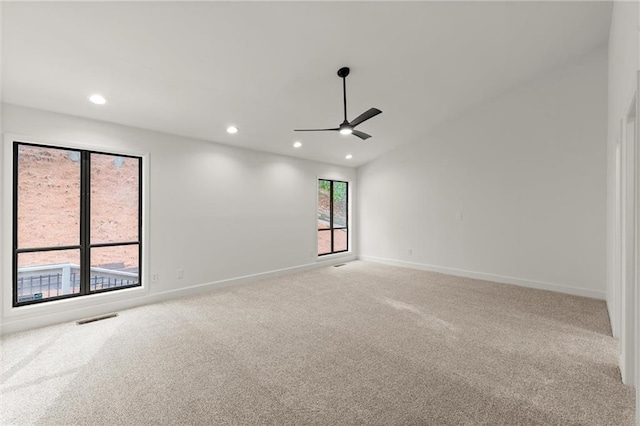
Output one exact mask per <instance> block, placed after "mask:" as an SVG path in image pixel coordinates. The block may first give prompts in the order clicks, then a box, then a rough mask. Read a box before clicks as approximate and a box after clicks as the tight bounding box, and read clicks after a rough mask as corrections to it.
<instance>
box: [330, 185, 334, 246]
mask: <svg viewBox="0 0 640 426" xmlns="http://www.w3.org/2000/svg"><path fill="white" fill-rule="evenodd" d="M329 229H330V230H331V231H329V233H330V235H331V253H333V252H334V251H335V249H334V247H333V181H330V182H329Z"/></svg>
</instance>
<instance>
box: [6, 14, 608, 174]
mask: <svg viewBox="0 0 640 426" xmlns="http://www.w3.org/2000/svg"><path fill="white" fill-rule="evenodd" d="M2 7H3V11H2V14H3V22H2V30H3V34H2V36H3V37H2V40H3V61H2V62H3V63H2V66H3V101H4V102H8V103H15V104H19V105H25V106H30V107H34V108H41V109H45V110H51V111H57V112H62V113H68V114H73V115H78V116H82V117H90V118H95V119H99V120H105V121H110V122H115V123H121V124H126V125H131V126H137V127H142V128H147V129H154V130H159V131H162V132H167V133H172V134H177V135H184V136H189V137H194V138H199V139H205V140H210V141H215V142H219V143H223V144H230V145H236V146H243V147H247V148H251V149H257V150H263V151H269V152H275V153H279V154H284V155H291V156H296V157H302V158H307V159H313V160H318V161H324V162H330V163H335V164H342V165H350V166H359V165H361V164H364V163H366V162H367V161H370V160H372V159H374V158H376V157H378V156H380V155H381V154H383V153H385V152H388V151H389V150H391V149H393V148H395V147H397V146H399V145H400V144H403V143H407V142H412V141H416V140H419V139H420V138H421V137H423V136H424V134H425V133H426V132H427V131H428V130H429V128H430V127H432V126H434V125H435V124H437V123H440V122H442V121H443V120H445V119H447V118H451V117H454V116H455V115H456V114H459V113H460V112H462V111H464V110H466V109H468V108H470V107H471V106H474V105H477V104H479V103H481V102H484V101H486V100H489V99H491V98H494V97H496V96H499V95H500V94H501V93H504V92H505V91H507V90H509V89H511V88H513V87H515V86H517V85H519V84H522V83H524V82H526V81H527V80H530V79H531V78H533V77H534V76H536V75H537V74H540V73H542V72H544V71H546V70H549V69H552V68H554V67H557V66H560V65H562V64H563V63H566V62H567V61H570V60H572V59H574V58H576V57H578V56H580V55H583V54H585V53H587V52H589V51H591V50H593V49H595V48H597V47H600V46H603V45H604V44H605V43H606V40H607V37H608V32H609V24H610V19H611V3H610V2H448V3H445V2H337V3H336V2H317V3H316V2H279V3H275V2H274V3H272V2H257V3H255V2H214V3H206V2H204V3H203V2H200V3H191V2H161V3H151V2H124V3H120V2H118V3H109V2H70V3H58V2H44V3H32V2H15V3H13V2H4V3H3V5H2ZM342 66H349V67H351V75H350V76H349V77H348V78H347V97H348V99H347V101H348V108H349V119H350V120H351V119H353V118H355V117H356V116H357V115H359V114H360V113H362V112H364V111H365V110H367V109H368V108H370V107H377V108H379V109H381V110H382V111H383V114H381V115H379V116H377V117H375V118H373V119H371V120H370V121H368V122H366V123H364V124H362V125H361V126H360V127H358V130H361V131H364V132H367V133H370V134H371V135H373V137H372V138H371V139H369V140H367V141H361V140H360V139H358V138H357V137H355V136H343V135H340V134H338V133H337V132H336V133H324V132H323V133H294V132H293V131H292V129H294V128H308V127H311V128H317V127H336V126H337V125H338V124H339V123H340V122H341V121H342V86H341V80H340V78H339V77H338V76H337V75H336V71H337V70H338V68H340V67H342ZM94 92H100V93H102V94H103V95H104V96H105V97H106V98H107V99H108V101H109V102H108V104H107V105H105V106H102V107H99V106H96V105H93V104H90V103H88V102H87V96H88V95H89V94H91V93H94ZM231 123H233V124H236V125H237V126H238V127H239V128H240V132H239V133H238V134H236V135H229V134H227V133H226V131H225V129H226V127H227V125H228V124H231ZM294 140H300V141H302V143H303V144H304V145H303V147H302V148H301V149H298V150H294V149H293V148H292V143H293V141H294ZM346 153H352V154H353V156H354V158H353V159H352V160H345V159H344V156H345V154H346Z"/></svg>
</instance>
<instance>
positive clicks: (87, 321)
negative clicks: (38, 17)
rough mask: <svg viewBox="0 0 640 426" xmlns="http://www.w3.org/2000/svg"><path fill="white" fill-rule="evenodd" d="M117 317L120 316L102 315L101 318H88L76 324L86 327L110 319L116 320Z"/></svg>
mask: <svg viewBox="0 0 640 426" xmlns="http://www.w3.org/2000/svg"><path fill="white" fill-rule="evenodd" d="M117 316H118V314H107V315H100V316H99V317H93V318H87V319H83V320H80V321H76V324H78V325H84V324H89V323H91V322H96V321H102V320H105V319H109V318H115V317H117Z"/></svg>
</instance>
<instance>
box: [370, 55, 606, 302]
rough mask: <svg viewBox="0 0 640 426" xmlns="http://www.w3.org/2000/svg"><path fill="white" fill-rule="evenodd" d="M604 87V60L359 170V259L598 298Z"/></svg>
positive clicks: (561, 72) (536, 85)
mask: <svg viewBox="0 0 640 426" xmlns="http://www.w3.org/2000/svg"><path fill="white" fill-rule="evenodd" d="M469 72H473V69H472V68H471V69H470V70H469ZM606 78H607V56H606V49H604V48H602V49H599V50H597V51H595V52H593V53H592V54H590V55H587V56H585V57H583V58H581V59H580V60H579V61H576V62H574V63H572V64H570V65H567V66H566V67H563V68H562V69H557V70H554V71H552V72H549V73H547V74H545V75H542V76H540V77H538V78H536V79H535V80H534V81H531V82H530V83H528V84H526V85H524V86H521V87H519V88H517V89H516V90H513V91H511V92H509V93H507V94H505V95H503V96H502V97H500V98H499V99H496V100H494V101H492V102H489V103H487V104H484V105H482V106H480V107H477V108H474V109H472V110H470V111H468V112H467V113H465V114H463V115H461V116H459V117H457V118H456V119H455V120H451V121H449V122H448V123H446V124H444V125H442V126H439V128H438V129H436V130H435V131H433V132H432V133H430V134H428V135H425V136H424V138H423V140H421V141H419V142H417V143H413V144H410V145H407V146H404V147H402V148H400V149H398V150H396V151H394V152H392V153H390V154H388V155H386V156H385V157H382V158H380V159H378V160H377V161H374V162H372V163H369V164H367V165H365V166H363V167H361V168H360V169H359V170H358V182H359V192H358V197H359V205H358V206H359V212H360V214H359V216H358V226H359V228H358V235H359V246H358V248H359V255H360V257H361V258H363V259H371V260H383V261H388V262H391V263H396V264H405V265H409V266H415V267H418V268H424V269H431V270H436V271H441V272H445V273H452V274H459V275H466V276H472V277H478V278H486V279H490V280H495V281H501V282H507V283H514V284H521V285H527V286H532V287H539V288H547V289H553V290H557V291H563V292H568V293H573V294H580V295H586V296H591V297H597V298H604V295H605V225H606V222H605V197H606V156H605V153H606V144H605V140H606V113H607V86H606ZM457 212H460V213H461V215H462V219H461V220H457V219H456V214H457ZM409 249H412V250H413V254H412V255H409V254H408V250H409Z"/></svg>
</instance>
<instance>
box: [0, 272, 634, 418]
mask: <svg viewBox="0 0 640 426" xmlns="http://www.w3.org/2000/svg"><path fill="white" fill-rule="evenodd" d="M2 351H3V354H2V356H3V360H2V376H1V377H2V388H1V391H2V398H1V402H0V408H1V410H2V411H1V412H2V418H1V422H2V424H3V425H9V424H16V425H19V424H54V425H72V424H83V425H142V424H194V425H195V424H209V425H218V424H291V425H303V424H330V425H344V424H380V425H382V424H384V425H399V424H401V425H417V424H421V425H459V424H464V425H473V424H487V425H533V424H538V425H598V426H600V425H632V424H633V416H634V392H633V389H632V388H630V387H628V386H624V385H622V384H621V382H620V375H619V371H618V368H617V367H616V365H617V364H616V359H617V352H618V349H617V342H616V340H615V339H613V338H612V337H611V335H610V329H609V322H608V318H607V313H606V309H605V304H604V302H602V301H598V300H593V299H586V298H580V297H574V296H567V295H562V294H556V293H551V292H545V291H538V290H531V289H525V288H520V287H513V286H508V285H501V284H495V283H489V282H483V281H476V280H471V279H464V278H456V277H450V276H446V275H440V274H435V273H429V272H423V271H416V270H411V269H403V268H396V267H391V266H385V265H378V264H374V263H367V262H361V261H358V262H351V263H349V264H347V265H345V266H343V267H339V268H334V267H326V268H322V269H319V270H315V271H311V272H305V273H299V274H295V275H289V276H286V277H283V278H277V279H269V280H263V281H260V282H255V283H252V284H247V285H244V286H241V287H235V288H229V289H224V290H220V291H217V292H213V293H209V294H206V295H204V296H200V297H194V298H188V299H181V300H175V301H171V302H167V303H162V304H157V305H151V306H145V307H142V308H136V309H131V310H127V311H122V312H120V316H119V317H117V318H113V319H108V320H104V321H100V322H96V323H92V324H88V325H83V326H77V325H75V324H62V325H59V326H54V327H48V328H43V329H39V330H33V331H30V332H25V333H18V334H14V335H9V336H6V337H5V338H4V339H3V342H2Z"/></svg>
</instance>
